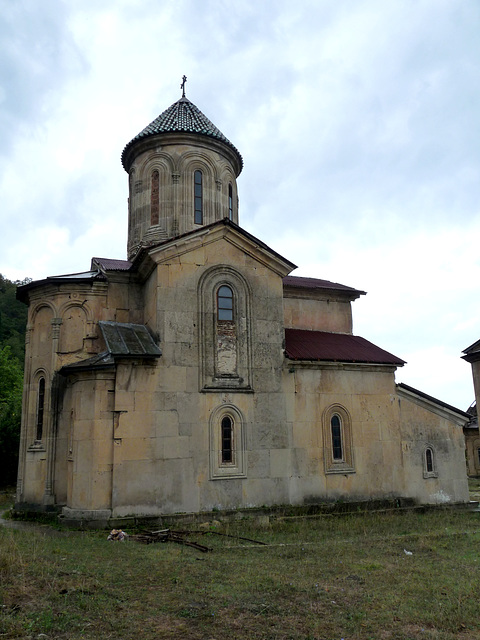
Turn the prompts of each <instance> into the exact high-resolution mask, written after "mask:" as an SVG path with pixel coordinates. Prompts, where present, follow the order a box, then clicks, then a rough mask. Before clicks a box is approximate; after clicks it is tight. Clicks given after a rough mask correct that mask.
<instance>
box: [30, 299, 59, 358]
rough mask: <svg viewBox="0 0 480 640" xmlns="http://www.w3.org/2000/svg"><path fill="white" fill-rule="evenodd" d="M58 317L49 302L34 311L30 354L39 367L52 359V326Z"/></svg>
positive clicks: (41, 304)
mask: <svg viewBox="0 0 480 640" xmlns="http://www.w3.org/2000/svg"><path fill="white" fill-rule="evenodd" d="M56 315H57V314H56V308H55V306H54V305H53V304H52V303H51V302H49V301H44V302H42V303H40V304H38V305H36V306H35V307H34V309H33V312H32V324H31V327H32V328H31V332H30V342H31V350H30V353H31V354H32V358H33V360H34V361H35V363H36V365H37V366H39V365H40V364H41V363H47V362H48V361H49V360H50V358H51V355H52V348H53V326H52V325H53V322H54V321H55V320H56V319H57V318H56ZM34 366H35V365H34Z"/></svg>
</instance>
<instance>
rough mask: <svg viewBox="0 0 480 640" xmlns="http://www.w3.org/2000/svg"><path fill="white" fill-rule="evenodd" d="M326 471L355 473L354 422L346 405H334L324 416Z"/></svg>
mask: <svg viewBox="0 0 480 640" xmlns="http://www.w3.org/2000/svg"><path fill="white" fill-rule="evenodd" d="M322 425H323V441H324V443H323V444H324V447H323V451H324V465H325V473H355V466H354V460H353V443H352V423H351V419H350V415H349V413H348V411H347V410H346V409H345V407H342V406H341V405H338V404H336V405H332V406H330V407H328V408H327V409H326V410H325V411H324V413H323V417H322Z"/></svg>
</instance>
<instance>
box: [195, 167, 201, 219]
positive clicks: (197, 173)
mask: <svg viewBox="0 0 480 640" xmlns="http://www.w3.org/2000/svg"><path fill="white" fill-rule="evenodd" d="M193 182H194V221H195V224H203V176H202V172H201V171H199V170H198V169H197V171H195V173H194V180H193Z"/></svg>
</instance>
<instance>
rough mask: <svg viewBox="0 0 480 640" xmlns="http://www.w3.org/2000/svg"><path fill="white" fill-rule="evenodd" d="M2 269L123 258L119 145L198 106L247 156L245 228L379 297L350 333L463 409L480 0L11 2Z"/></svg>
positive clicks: (477, 213) (470, 325) (7, 0)
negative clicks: (182, 108) (185, 106)
mask: <svg viewBox="0 0 480 640" xmlns="http://www.w3.org/2000/svg"><path fill="white" fill-rule="evenodd" d="M0 16H1V17H0V44H1V47H0V214H1V233H0V273H2V274H3V275H4V276H6V277H7V278H10V279H12V280H16V279H23V278H25V277H30V278H33V279H34V280H37V279H40V278H43V277H46V276H47V275H56V274H62V273H74V272H79V271H84V270H87V269H88V268H89V266H90V258H91V257H92V256H100V257H109V258H125V257H126V230H127V175H126V173H125V172H124V170H123V168H122V166H121V163H120V154H121V152H122V149H123V147H124V146H125V144H126V143H127V142H129V140H131V138H133V137H134V136H135V135H136V134H137V133H138V132H139V131H141V130H142V129H143V128H144V127H145V126H146V125H147V124H148V123H149V122H151V121H152V120H153V119H154V118H155V117H156V116H157V115H158V114H159V113H161V112H162V111H163V110H164V109H166V108H167V107H169V106H170V105H171V104H172V103H173V102H175V101H176V100H178V99H179V98H180V96H181V91H180V82H181V78H182V76H183V74H185V75H186V76H187V77H188V82H187V97H188V98H189V99H190V100H191V101H192V102H193V103H194V104H196V105H197V107H199V109H201V111H203V113H204V114H205V115H206V116H207V117H208V118H210V120H212V121H213V122H214V123H215V124H216V125H217V126H218V128H219V129H220V130H221V131H222V132H223V133H224V134H225V135H226V136H227V137H228V138H229V139H230V140H231V141H232V143H233V144H234V145H235V146H236V147H237V148H238V149H239V150H240V152H241V153H242V155H243V158H244V162H245V168H244V170H243V173H242V175H241V176H240V178H239V181H238V182H239V192H240V224H241V226H243V227H244V228H245V229H246V230H247V231H249V232H250V233H252V234H254V235H256V236H257V237H259V238H260V239H261V240H263V241H264V242H266V243H267V244H268V245H270V247H272V249H274V250H276V251H278V252H279V253H281V254H282V255H284V256H285V257H286V258H288V259H290V260H291V261H293V262H294V263H295V264H297V265H298V269H297V270H296V271H295V272H294V275H302V276H311V277H317V278H324V279H327V280H332V281H334V282H340V283H342V284H346V285H349V286H352V287H356V288H358V289H361V290H364V291H367V295H366V296H362V297H361V298H360V299H359V300H357V301H356V302H355V303H354V304H353V311H354V333H355V334H356V335H362V336H363V337H365V338H366V339H368V340H371V341H372V342H374V343H375V344H377V345H379V346H380V347H382V348H384V349H386V350H388V351H391V352H392V353H394V354H395V355H397V356H399V357H401V358H403V359H404V360H406V361H407V362H408V364H407V365H406V366H405V367H403V368H401V369H399V370H398V371H397V381H401V382H405V383H406V384H409V385H411V386H413V387H416V388H418V389H420V390H421V391H423V392H425V393H428V394H431V395H433V396H434V397H437V398H439V399H441V400H443V401H444V402H448V403H450V404H453V405H455V406H457V407H459V408H461V409H464V410H466V409H467V407H468V406H469V405H470V403H471V402H472V401H473V399H474V392H473V384H472V380H471V371H470V365H469V364H467V363H466V362H464V361H463V360H461V359H460V355H461V352H462V350H463V349H465V348H466V347H467V346H469V345H470V344H472V343H473V342H475V341H476V340H478V339H479V338H480V322H479V320H480V295H479V294H480V253H479V242H480V133H479V104H480V73H479V66H480V2H479V1H478V0H401V1H397V0H388V1H386V0H296V2H292V0H288V1H286V0H242V1H241V2H240V1H238V0H202V1H201V2H200V1H198V0H172V1H169V0H102V1H101V2H98V0H95V1H93V0H68V1H66V0H65V1H61V0H48V1H47V0H45V1H43V2H39V0H15V1H13V0H0Z"/></svg>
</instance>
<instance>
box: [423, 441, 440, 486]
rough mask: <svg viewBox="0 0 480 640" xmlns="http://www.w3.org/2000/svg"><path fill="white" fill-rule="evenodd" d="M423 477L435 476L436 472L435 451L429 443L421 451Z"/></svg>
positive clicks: (436, 475)
mask: <svg viewBox="0 0 480 640" xmlns="http://www.w3.org/2000/svg"><path fill="white" fill-rule="evenodd" d="M423 477H424V478H437V477H438V473H437V469H436V464H435V451H434V450H433V447H432V446H431V445H428V446H427V447H426V448H425V451H424V453H423Z"/></svg>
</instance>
